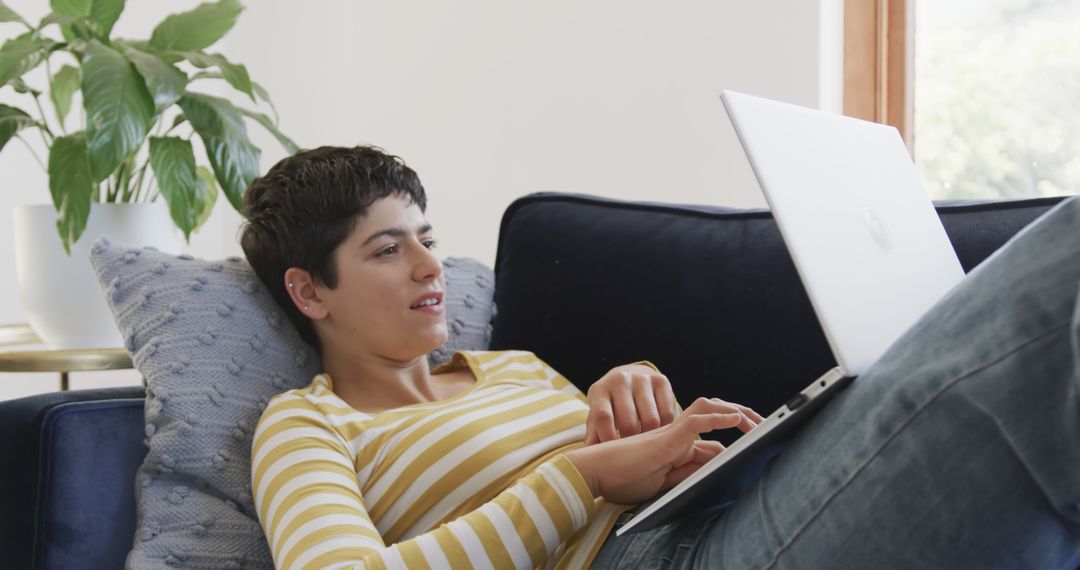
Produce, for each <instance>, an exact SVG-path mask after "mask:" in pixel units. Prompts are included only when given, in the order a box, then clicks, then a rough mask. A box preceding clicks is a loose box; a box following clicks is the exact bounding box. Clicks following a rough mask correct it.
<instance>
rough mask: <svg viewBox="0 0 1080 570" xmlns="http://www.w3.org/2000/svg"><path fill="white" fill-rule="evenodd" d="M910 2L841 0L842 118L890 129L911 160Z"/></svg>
mask: <svg viewBox="0 0 1080 570" xmlns="http://www.w3.org/2000/svg"><path fill="white" fill-rule="evenodd" d="M914 47H915V0H844V114H845V115H849V116H852V117H857V118H860V119H866V120H868V121H875V122H878V123H885V124H888V125H892V126H894V127H896V128H897V130H899V131H900V136H901V137H903V139H904V144H906V145H907V147H908V152H911V153H912V154H914V130H915V128H914V99H915V89H914V87H915V77H914V63H915V49H914Z"/></svg>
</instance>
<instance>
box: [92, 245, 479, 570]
mask: <svg viewBox="0 0 1080 570" xmlns="http://www.w3.org/2000/svg"><path fill="white" fill-rule="evenodd" d="M91 263H92V264H93V266H94V269H95V271H96V272H97V276H98V280H99V281H100V283H101V285H102V288H103V289H104V290H105V293H106V297H107V299H108V302H109V306H110V307H111V308H112V311H113V315H114V317H115V318H116V322H117V325H118V326H119V328H120V331H121V334H122V336H123V338H124V342H125V346H126V348H127V350H128V351H129V352H130V353H131V355H132V360H133V362H134V364H135V367H136V368H137V369H138V370H139V372H140V373H141V374H142V376H143V378H144V379H145V381H146V384H147V390H146V394H147V399H146V409H145V413H146V436H147V440H146V443H147V447H148V448H149V452H148V453H147V455H146V459H145V460H144V462H143V464H142V466H141V468H140V469H139V476H138V484H137V485H136V487H137V488H136V504H137V517H138V520H137V527H136V528H137V530H136V536H135V540H134V547H133V549H132V551H131V553H130V555H129V556H128V560H127V565H128V567H131V568H140V569H142V568H166V567H171V568H176V567H184V568H249V567H255V568H270V567H272V560H271V557H270V551H269V549H268V547H267V545H266V540H265V538H264V537H263V533H262V529H261V528H260V526H259V522H258V519H257V518H256V515H255V509H254V507H253V504H252V501H251V486H250V478H251V474H250V470H251V461H250V453H251V438H252V430H253V429H254V427H255V425H256V423H257V422H258V419H259V415H260V414H261V413H262V410H263V408H265V406H266V404H267V402H268V401H269V400H270V398H271V397H272V396H273V395H274V394H277V393H279V392H282V391H285V390H289V389H293V388H299V387H302V386H305V385H307V384H308V383H309V382H310V381H311V378H312V376H313V375H314V374H316V373H318V372H319V371H320V364H319V359H318V356H317V355H316V354H315V352H314V351H313V350H312V349H311V348H310V347H308V346H307V345H306V344H304V342H303V341H301V340H300V337H299V334H298V333H297V332H296V329H295V327H293V326H292V324H291V323H290V322H289V320H288V319H287V318H286V316H285V315H284V313H283V312H281V311H280V310H279V309H278V307H277V305H276V304H275V303H274V301H273V299H272V298H271V297H270V294H269V293H268V292H267V291H266V289H265V288H264V287H263V285H262V283H260V282H259V280H258V278H257V277H256V276H255V273H254V272H253V271H252V270H251V267H250V266H249V265H248V264H247V262H246V261H244V260H243V259H241V258H238V257H231V258H229V259H227V260H224V261H204V260H200V259H195V258H193V257H191V256H189V255H179V256H177V255H172V254H166V253H162V252H160V251H157V250H154V249H152V248H133V247H128V246H124V245H121V244H118V243H112V242H111V241H110V240H109V238H108V237H102V238H100V239H99V240H98V241H97V242H95V243H94V245H93V247H92V249H91ZM444 267H445V272H446V280H447V284H446V305H447V306H446V318H447V324H448V327H449V329H450V340H449V341H448V342H447V344H446V346H443V347H441V348H440V349H438V350H436V351H434V352H433V353H432V354H430V355H429V361H430V362H431V363H432V364H433V365H437V364H439V363H441V362H443V361H445V360H446V359H448V358H449V357H450V355H452V354H453V351H454V350H464V349H473V350H482V349H486V348H487V347H488V343H489V340H490V338H491V328H490V322H491V318H492V316H493V315H494V311H495V309H494V306H493V301H492V299H493V296H494V277H493V274H492V272H491V270H490V269H488V268H486V267H484V266H483V265H482V264H480V263H478V262H476V261H474V260H471V259H464V258H457V259H455V258H451V259H447V260H445V261H444Z"/></svg>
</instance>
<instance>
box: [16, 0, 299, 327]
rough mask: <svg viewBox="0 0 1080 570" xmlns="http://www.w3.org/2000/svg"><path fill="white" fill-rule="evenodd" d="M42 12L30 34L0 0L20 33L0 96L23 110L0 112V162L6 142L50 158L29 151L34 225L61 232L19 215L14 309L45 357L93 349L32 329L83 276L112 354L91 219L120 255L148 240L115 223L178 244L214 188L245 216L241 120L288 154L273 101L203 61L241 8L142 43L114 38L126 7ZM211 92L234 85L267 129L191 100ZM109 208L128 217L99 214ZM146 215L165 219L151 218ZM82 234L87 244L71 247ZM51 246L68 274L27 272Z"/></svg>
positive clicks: (237, 72)
mask: <svg viewBox="0 0 1080 570" xmlns="http://www.w3.org/2000/svg"><path fill="white" fill-rule="evenodd" d="M50 6H51V8H52V12H51V13H50V14H49V15H47V16H46V17H45V18H43V19H42V20H41V21H40V22H39V23H37V24H36V25H34V24H32V23H30V22H27V21H26V20H25V19H24V18H22V17H21V16H19V15H18V14H16V13H15V12H14V11H13V10H12V9H11V8H9V7H8V6H7V5H5V4H3V3H2V1H0V22H6V23H7V24H5V27H15V26H21V27H22V28H25V31H23V32H22V33H21V34H20V35H18V36H16V37H14V38H11V39H8V40H7V41H5V42H4V43H3V45H2V47H0V87H10V88H12V89H14V90H15V91H16V92H18V93H20V94H22V95H23V96H25V98H26V100H27V101H28V104H27V105H24V106H23V107H24V108H19V107H15V106H11V105H4V104H0V151H2V149H3V148H4V146H5V145H7V144H8V143H10V142H12V141H16V140H20V141H22V142H23V143H26V138H25V136H34V135H37V136H40V137H41V140H42V141H43V142H44V146H45V148H46V149H47V150H48V156H47V158H46V159H44V160H43V159H41V157H40V156H38V155H37V154H36V153H35V158H37V159H38V162H39V164H40V165H41V166H42V168H44V169H45V170H46V172H47V174H48V178H49V193H50V195H51V198H52V206H51V207H49V206H45V207H44V208H45V211H44V212H43V213H44V214H47V216H46V217H47V220H48V226H49V227H48V228H47V231H48V232H49V234H51V235H52V236H55V234H56V232H59V238H60V239H59V240H57V239H55V237H53V238H52V239H51V240H50V239H47V238H45V237H44V236H43V235H42V234H41V233H40V231H41V229H40V228H39V229H37V230H34V229H26V226H28V225H33V224H32V220H30V218H32V217H33V215H31V214H29V213H28V212H29V211H30V208H33V207H19V208H18V209H17V211H16V220H15V221H16V224H15V225H16V232H17V236H16V249H17V251H16V259H17V265H18V270H19V274H20V276H19V281H20V289H21V290H22V292H23V302H24V309H25V310H26V311H27V316H28V319H29V320H30V322H31V324H32V325H33V326H34V328H35V330H36V331H37V332H38V334H39V336H41V337H42V338H43V339H44V340H45V341H46V342H48V343H49V344H52V345H53V346H57V347H65V348H70V347H76V346H79V347H85V346H93V345H98V346H101V344H100V343H101V341H99V340H91V339H87V338H81V339H75V338H64V337H70V336H72V335H73V334H74V335H75V336H78V337H86V335H85V334H82V333H77V331H76V330H75V329H77V328H78V323H77V319H78V318H79V317H75V316H73V315H71V314H70V312H69V311H68V310H66V309H65V310H60V311H58V312H59V313H60V314H59V315H58V318H59V320H60V323H58V324H55V325H43V324H40V323H39V321H40V320H41V318H43V315H42V314H39V313H42V312H48V310H49V309H50V308H52V309H56V307H55V305H56V304H57V302H58V300H59V299H58V296H59V297H66V298H70V297H71V293H70V288H71V279H73V277H71V276H69V275H66V273H67V272H68V271H77V270H79V268H82V270H84V272H85V277H86V282H87V283H88V287H87V289H88V292H89V294H90V295H95V296H96V300H97V301H98V303H97V304H98V305H100V309H101V313H102V314H103V315H104V316H105V321H106V323H107V325H108V326H109V327H110V328H109V329H108V330H109V333H110V340H109V341H107V343H106V345H118V343H119V338H120V337H119V334H117V332H116V331H115V325H113V324H112V319H111V316H110V315H109V314H108V310H107V307H106V306H105V303H104V301H103V300H102V299H101V293H100V290H99V289H98V286H97V284H96V282H95V281H94V278H93V274H92V270H91V269H90V266H89V263H88V261H87V260H86V259H85V258H86V251H85V250H86V249H87V248H88V244H87V243H86V242H88V241H92V240H93V239H95V238H96V237H97V233H100V231H98V230H95V229H93V225H94V223H95V219H96V218H98V217H101V218H102V219H103V220H106V222H105V225H104V226H103V227H100V228H98V229H99V230H102V231H107V232H108V233H110V234H111V235H113V237H114V238H117V239H122V240H123V241H128V242H130V243H138V244H153V243H154V242H155V239H156V238H153V237H146V238H138V237H136V238H126V239H124V238H120V237H118V235H119V234H121V233H122V232H123V228H122V227H117V224H121V225H123V223H122V222H118V221H116V220H117V216H124V215H127V217H130V218H132V219H133V220H134V221H135V223H141V224H142V225H144V226H146V227H148V228H149V229H150V230H152V231H158V232H161V230H162V229H163V227H164V229H166V230H167V231H166V232H165V233H167V234H168V233H173V234H175V231H174V230H171V228H172V227H175V228H178V229H179V230H180V232H182V233H183V235H184V238H185V239H189V238H190V235H191V233H192V232H193V231H195V230H196V229H197V228H198V227H199V226H200V225H201V224H202V223H203V222H204V221H206V219H207V217H208V216H209V214H210V211H211V210H212V208H213V206H214V203H215V201H216V199H217V196H218V193H219V191H218V189H219V188H220V191H221V192H222V193H224V195H225V198H226V199H227V200H228V201H229V203H230V204H232V206H233V207H234V208H235V209H236V210H237V211H241V212H242V211H243V206H242V195H243V192H244V189H245V188H246V187H247V185H248V184H249V183H250V182H251V180H252V179H254V178H255V177H256V176H257V175H258V169H259V155H260V151H259V149H258V148H257V147H256V146H255V145H253V144H252V143H251V141H250V140H249V138H248V134H247V128H246V121H247V120H252V121H254V122H256V123H259V124H260V125H261V126H262V127H263V128H266V129H267V130H268V131H269V132H270V133H271V134H273V136H274V137H275V138H277V140H278V141H279V142H280V143H281V144H282V145H283V146H284V147H285V148H286V150H287V151H288V152H290V153H292V152H295V151H296V150H297V147H296V144H295V143H293V142H292V141H291V140H290V139H289V138H288V137H286V136H285V135H283V134H282V133H281V131H280V130H278V126H277V125H278V120H277V112H276V110H274V108H273V104H272V103H271V102H270V98H269V96H268V95H267V93H266V91H265V90H264V89H263V88H262V87H260V86H259V84H257V83H255V82H254V81H252V80H251V78H250V77H249V75H248V72H247V69H246V68H245V67H244V66H243V65H240V64H237V63H234V62H231V61H229V60H228V59H226V58H225V57H224V56H222V55H221V54H219V53H211V52H209V51H206V50H207V48H209V47H211V46H212V45H213V44H214V43H216V42H217V41H218V40H219V39H221V38H222V37H223V36H224V35H225V34H226V33H227V32H228V31H229V30H230V29H231V28H232V27H233V25H234V24H235V23H236V19H237V17H238V16H239V15H240V13H241V11H242V10H243V6H242V5H241V4H240V3H239V2H238V1H237V0H220V1H218V2H212V3H204V4H201V5H199V6H197V7H196V8H194V9H193V10H190V11H188V12H182V13H177V14H173V15H170V16H168V17H166V18H165V19H164V20H162V21H161V23H160V24H158V25H157V26H156V27H155V28H154V30H153V32H152V33H151V35H150V37H149V39H147V40H130V39H121V38H116V37H113V36H112V28H113V24H114V23H115V22H116V20H117V19H118V18H119V16H120V14H121V12H122V11H123V9H124V0H51V2H50ZM57 64H60V67H59V68H56V67H55V65H57ZM41 66H43V67H44V68H45V71H46V77H47V81H48V85H47V86H40V88H39V86H35V85H32V84H31V82H30V81H27V80H25V79H24V77H25V76H26V75H27V74H28V73H29V72H30V71H31V70H34V69H37V68H39V67H41ZM215 81H223V82H225V83H227V84H228V85H231V86H232V87H233V88H235V89H236V90H237V91H239V92H240V93H241V94H243V96H244V97H246V99H248V100H250V102H251V104H252V105H251V106H255V107H258V105H260V104H264V105H266V106H267V107H268V108H269V110H270V112H271V114H272V118H271V116H269V115H267V114H264V113H262V112H259V111H256V110H254V109H248V108H245V107H246V106H241V105H234V104H233V103H232V102H230V101H229V100H227V99H223V98H220V97H215V96H211V95H209V94H206V93H201V92H199V91H198V86H199V85H205V84H208V83H210V82H215ZM76 93H79V94H81V101H82V103H81V108H82V118H81V120H80V121H79V125H78V128H75V129H68V128H66V124H68V123H71V121H69V120H67V119H68V116H69V113H70V112H71V111H72V103H73V100H74V95H75V94H76ZM46 98H47V101H45V102H43V101H42V99H46ZM46 107H51V112H49V113H47V112H46V110H45V109H46ZM72 118H74V117H72ZM34 131H36V133H34ZM193 142H194V143H195V144H193ZM27 147H28V148H30V151H31V152H32V153H33V152H34V150H33V148H32V147H31V146H30V145H29V144H27ZM196 147H201V149H200V153H201V154H202V155H203V156H204V157H205V163H206V164H208V167H207V166H202V165H200V164H199V162H200V161H199V160H198V159H197V158H196ZM159 197H160V198H162V199H163V201H164V204H162V203H161V202H162V201H161V200H157V198H159ZM139 207H141V208H143V209H144V210H149V211H145V212H144V211H138V210H137V209H138V208H139ZM116 209H120V210H122V211H124V212H129V213H128V214H115V213H109V212H110V210H116ZM131 210H136V212H133V213H132V212H131ZM154 210H157V213H156V214H155V213H153V212H154ZM99 211H100V212H102V213H101V214H99ZM40 214H41V213H39V214H38V217H40ZM154 215H160V216H162V217H165V218H171V220H172V221H171V222H169V221H168V219H165V220H163V221H164V223H162V222H159V221H156V220H152V219H151V218H152V216H154ZM24 222H25V223H24ZM88 226H89V227H91V231H90V232H87V228H88ZM54 228H55V229H54ZM35 231H36V232H38V233H35ZM84 233H90V234H91V237H90V238H89V239H83V240H80V237H82V236H83V235H84ZM44 242H49V243H44ZM50 246H51V247H52V249H54V250H56V251H57V252H58V253H57V256H59V257H60V258H67V257H70V258H71V259H70V260H66V259H65V260H62V261H64V262H66V264H67V266H68V267H65V268H42V269H37V270H34V269H32V268H30V266H31V265H36V264H39V262H41V261H47V259H46V258H48V257H50V255H51V254H50V253H49V251H48V250H49V248H50ZM80 248H81V249H80ZM54 257H55V256H54ZM72 266H75V267H74V268H72ZM27 273H30V274H34V275H38V274H43V275H45V276H47V277H48V278H49V280H50V281H52V282H53V283H54V284H57V285H59V286H60V288H58V289H54V290H52V291H47V290H46V289H47V288H48V287H47V286H46V285H45V284H42V283H31V282H30V281H31V280H33V279H34V276H33V275H29V274H28V275H24V274H27ZM57 282H59V283H57ZM28 293H29V296H30V297H36V298H37V299H30V298H28ZM83 303H84V301H79V303H78V304H83ZM41 305H46V306H41ZM48 305H53V307H49V306H48ZM47 329H52V330H47ZM94 334H98V333H94ZM88 343H89V344H88Z"/></svg>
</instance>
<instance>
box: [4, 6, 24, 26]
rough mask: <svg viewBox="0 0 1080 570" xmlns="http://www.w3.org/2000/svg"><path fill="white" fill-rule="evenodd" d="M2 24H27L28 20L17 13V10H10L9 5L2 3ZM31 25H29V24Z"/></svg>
mask: <svg viewBox="0 0 1080 570" xmlns="http://www.w3.org/2000/svg"><path fill="white" fill-rule="evenodd" d="M0 22H19V23H21V24H26V20H24V19H23V18H22V16H20V15H18V14H16V13H15V10H12V9H11V8H8V6H7V4H4V3H3V2H0ZM27 25H29V24H27Z"/></svg>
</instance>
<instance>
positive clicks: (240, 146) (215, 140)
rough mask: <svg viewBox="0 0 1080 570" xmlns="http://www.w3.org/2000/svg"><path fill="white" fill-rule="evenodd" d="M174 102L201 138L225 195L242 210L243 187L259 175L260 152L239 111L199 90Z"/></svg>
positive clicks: (237, 209)
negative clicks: (252, 140)
mask: <svg viewBox="0 0 1080 570" xmlns="http://www.w3.org/2000/svg"><path fill="white" fill-rule="evenodd" d="M177 104H179V105H180V109H181V110H183V112H184V116H185V117H187V119H188V121H190V122H191V126H192V127H193V128H194V129H195V132H197V133H198V134H199V137H201V138H202V141H203V146H205V147H206V155H207V158H208V159H209V160H210V165H211V166H212V167H213V168H214V175H215V177H216V178H217V181H218V183H220V184H221V189H222V190H224V192H225V197H226V198H228V200H229V203H231V204H232V205H233V208H235V209H236V211H237V212H241V213H242V212H243V211H244V201H243V196H244V190H246V189H247V186H248V184H250V183H251V181H252V180H254V179H255V177H256V176H258V175H259V155H260V154H261V151H259V149H258V147H256V146H255V145H253V144H251V141H249V140H248V138H247V128H246V127H245V125H244V117H243V115H241V114H240V112H239V111H238V110H237V109H236V107H234V106H233V104H232V103H229V102H228V101H226V100H225V99H220V98H218V97H211V96H209V95H202V94H199V93H187V94H185V95H184V96H183V97H181V98H180V101H178V102H177Z"/></svg>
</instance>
